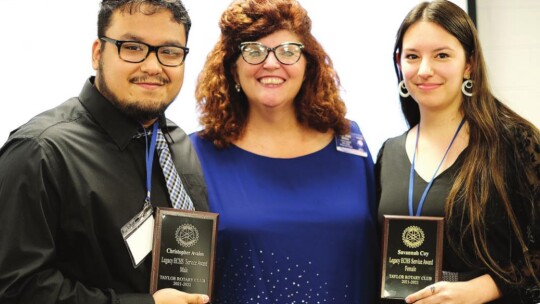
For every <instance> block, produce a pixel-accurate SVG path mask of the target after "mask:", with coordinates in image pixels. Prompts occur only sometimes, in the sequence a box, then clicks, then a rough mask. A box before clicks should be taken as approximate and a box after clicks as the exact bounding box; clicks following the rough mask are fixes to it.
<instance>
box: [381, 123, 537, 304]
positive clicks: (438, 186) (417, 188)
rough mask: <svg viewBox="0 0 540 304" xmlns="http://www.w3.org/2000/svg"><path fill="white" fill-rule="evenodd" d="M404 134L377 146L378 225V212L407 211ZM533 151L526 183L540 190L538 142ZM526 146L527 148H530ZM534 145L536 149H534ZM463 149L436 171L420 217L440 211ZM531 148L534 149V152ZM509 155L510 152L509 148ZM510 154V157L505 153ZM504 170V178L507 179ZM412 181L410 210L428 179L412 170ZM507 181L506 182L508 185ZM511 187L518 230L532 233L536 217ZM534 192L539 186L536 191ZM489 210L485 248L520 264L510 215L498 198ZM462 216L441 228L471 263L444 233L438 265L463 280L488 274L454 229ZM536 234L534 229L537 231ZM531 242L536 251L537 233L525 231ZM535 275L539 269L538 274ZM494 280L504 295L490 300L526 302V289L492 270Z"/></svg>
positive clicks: (407, 166)
mask: <svg viewBox="0 0 540 304" xmlns="http://www.w3.org/2000/svg"><path fill="white" fill-rule="evenodd" d="M406 135H407V134H406V133H405V134H402V135H401V136H398V137H395V138H392V139H389V140H387V141H386V142H385V143H384V145H383V147H382V148H381V150H380V151H379V156H378V159H377V164H376V175H377V187H378V194H379V209H378V210H379V211H378V214H379V224H380V225H379V226H380V227H382V223H383V215H384V214H386V215H409V211H408V189H409V173H410V169H411V162H410V160H409V158H408V156H407V153H406V149H405V139H406ZM517 140H518V141H519V140H522V141H520V145H521V146H523V147H525V146H527V144H530V143H531V141H530V140H527V139H526V138H521V139H520V138H517ZM526 148H527V149H528V150H527V151H531V152H532V153H533V154H532V155H531V156H532V157H531V158H530V159H529V160H528V165H530V168H531V169H532V168H533V167H534V166H535V164H534V161H535V160H536V162H537V163H536V166H537V168H536V171H537V173H536V184H535V185H531V186H534V187H535V188H536V189H540V183H539V182H538V181H539V180H540V170H539V168H540V167H538V162H539V161H540V147H526ZM529 148H530V149H529ZM535 149H536V150H535ZM467 150H468V149H467V148H466V149H465V150H464V151H463V152H462V153H461V154H460V156H459V157H458V158H457V160H456V161H455V162H454V164H452V165H451V166H450V167H449V168H448V169H446V170H445V171H444V172H442V173H440V174H439V175H438V176H437V177H436V178H435V180H434V182H433V184H432V187H431V189H430V191H429V193H428V195H427V197H426V201H425V202H424V206H423V208H422V214H421V215H423V216H444V215H445V212H444V205H445V201H446V198H447V197H448V194H449V191H450V188H451V185H452V183H453V182H454V178H455V176H456V174H457V173H458V172H459V170H460V169H461V167H462V165H463V161H464V155H465V154H466V153H467ZM535 151H536V152H535ZM509 154H511V153H509ZM509 158H510V157H509ZM511 176H512V175H510V174H509V177H508V178H509V179H511ZM414 181H415V183H414V195H413V205H414V211H416V208H417V206H418V203H419V201H420V197H421V195H422V193H423V192H424V190H425V189H426V186H427V184H428V182H429V181H425V180H423V179H422V178H421V177H420V176H419V175H418V174H416V172H415V180H414ZM509 186H510V185H509ZM509 190H510V195H511V197H510V201H511V202H513V203H515V205H516V209H515V210H514V212H516V216H517V217H518V221H519V222H520V223H521V224H522V229H523V231H527V230H528V231H529V232H531V229H530V228H531V227H535V228H533V229H536V230H538V227H539V225H540V223H538V219H537V220H536V222H531V217H530V213H528V214H527V212H522V211H523V210H521V209H520V208H519V207H518V205H519V203H518V202H520V201H523V198H522V197H520V195H519V194H518V193H516V192H515V191H512V190H513V189H512V187H511V186H510V187H509ZM537 194H538V191H537ZM539 199H540V196H538V195H537V196H536V199H535V204H536V205H537V207H538V204H539V203H540V202H539ZM488 208H489V210H488V212H486V218H485V222H486V225H487V227H486V229H487V242H488V247H489V252H490V253H491V254H492V256H493V257H494V258H495V259H497V260H498V261H499V263H500V264H502V265H505V264H507V263H508V262H509V261H510V260H511V259H512V260H513V261H514V262H516V263H517V264H518V265H521V264H523V263H522V261H520V260H519V257H521V259H522V255H520V253H521V247H520V246H519V244H518V242H517V241H516V239H515V236H514V233H513V232H512V230H511V227H510V224H509V220H508V218H507V216H506V213H505V211H504V210H503V209H502V208H503V207H502V204H501V203H500V202H499V200H498V199H492V200H490V202H489V205H488ZM462 219H463V221H464V222H467V221H468V218H457V215H456V218H455V219H454V220H453V221H452V223H446V225H445V229H446V230H448V231H446V232H447V233H448V234H449V235H452V236H453V237H456V239H455V241H457V242H459V241H460V239H459V238H462V239H463V243H464V248H465V251H466V252H468V253H470V256H468V257H467V258H468V259H469V261H470V263H466V262H465V261H464V259H463V258H462V257H460V256H459V255H458V254H457V253H456V251H455V250H454V249H453V248H452V247H451V246H450V244H449V242H448V239H447V236H448V234H445V238H444V241H443V244H444V245H443V270H444V271H451V272H458V273H459V280H460V281H467V280H470V279H472V278H475V277H478V276H480V275H483V274H486V273H490V271H489V270H488V269H486V267H484V266H483V264H482V263H481V262H480V261H479V260H478V258H477V257H476V256H475V255H474V254H472V252H473V248H472V240H471V239H469V238H468V237H463V236H462V235H461V234H460V232H459V222H460V221H461V220H462ZM536 233H538V231H536ZM525 237H526V238H528V239H529V240H531V241H532V242H531V243H530V244H528V245H529V249H530V250H531V251H536V252H537V253H538V249H539V245H540V244H539V242H540V240H536V242H535V238H537V237H538V234H536V235H534V234H532V233H531V234H529V235H528V236H525ZM537 275H538V274H537ZM491 276H492V277H493V279H494V280H495V283H496V284H497V286H498V287H499V289H500V290H501V292H502V293H503V298H501V299H499V300H497V301H494V302H492V303H528V302H527V301H528V300H525V298H526V296H525V295H524V294H525V293H526V288H523V287H519V288H518V287H516V286H512V285H509V284H506V283H505V282H504V281H503V280H502V279H500V278H499V277H497V276H496V275H495V274H491ZM519 298H522V301H523V302H520V301H519Z"/></svg>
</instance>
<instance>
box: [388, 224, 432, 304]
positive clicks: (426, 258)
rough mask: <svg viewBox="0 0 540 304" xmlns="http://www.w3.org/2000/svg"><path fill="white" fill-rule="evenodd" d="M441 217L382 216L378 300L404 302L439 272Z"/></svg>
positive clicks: (430, 281)
mask: <svg viewBox="0 0 540 304" xmlns="http://www.w3.org/2000/svg"><path fill="white" fill-rule="evenodd" d="M442 240H443V218H442V217H428V216H391V215H385V216H384V227H383V239H382V250H383V252H382V283H381V303H392V302H396V303H403V299H405V297H406V296H408V295H409V294H411V293H414V292H416V291H418V290H420V289H422V288H425V287H427V286H429V285H431V284H433V283H435V282H438V281H439V280H440V278H441V275H442Z"/></svg>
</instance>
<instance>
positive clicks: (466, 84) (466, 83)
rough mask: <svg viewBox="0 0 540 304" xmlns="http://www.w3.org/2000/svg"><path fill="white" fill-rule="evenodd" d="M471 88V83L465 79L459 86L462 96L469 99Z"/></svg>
mask: <svg viewBox="0 0 540 304" xmlns="http://www.w3.org/2000/svg"><path fill="white" fill-rule="evenodd" d="M472 87H473V81H472V80H470V79H465V80H464V81H463V84H462V85H461V92H463V94H464V95H467V96H469V97H471V96H472V95H473V90H472Z"/></svg>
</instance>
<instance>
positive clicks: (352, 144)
mask: <svg viewBox="0 0 540 304" xmlns="http://www.w3.org/2000/svg"><path fill="white" fill-rule="evenodd" d="M336 149H337V150H338V151H340V152H345V153H349V154H354V155H358V156H362V157H367V156H368V152H367V148H366V141H365V140H364V136H363V135H362V134H360V133H354V132H351V133H350V134H345V135H340V136H336Z"/></svg>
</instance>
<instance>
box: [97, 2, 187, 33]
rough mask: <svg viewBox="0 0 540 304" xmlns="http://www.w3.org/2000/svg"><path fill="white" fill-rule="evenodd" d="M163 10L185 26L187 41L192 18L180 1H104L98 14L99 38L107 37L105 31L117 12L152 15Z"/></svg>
mask: <svg viewBox="0 0 540 304" xmlns="http://www.w3.org/2000/svg"><path fill="white" fill-rule="evenodd" d="M163 9H165V10H169V11H170V12H171V13H172V14H173V17H174V20H175V21H176V22H178V23H179V24H183V25H184V29H185V31H186V41H187V38H188V34H189V29H190V28H191V18H189V14H188V12H187V10H186V8H185V7H184V4H183V3H182V1H180V0H103V1H102V2H101V7H100V9H99V13H98V37H103V36H105V31H107V28H108V27H109V26H110V23H111V16H112V14H113V12H114V11H116V10H123V11H124V12H126V13H129V14H133V13H135V12H141V13H144V14H147V15H152V14H154V13H156V12H158V11H160V10H163Z"/></svg>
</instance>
